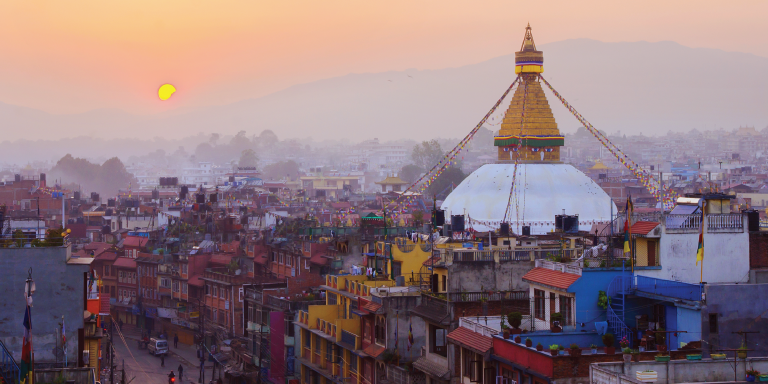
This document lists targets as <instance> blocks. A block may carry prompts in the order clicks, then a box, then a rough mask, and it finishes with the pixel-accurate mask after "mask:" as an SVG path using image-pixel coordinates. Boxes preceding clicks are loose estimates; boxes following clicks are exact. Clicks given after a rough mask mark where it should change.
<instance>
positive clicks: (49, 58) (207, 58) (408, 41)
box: [0, 1, 768, 115]
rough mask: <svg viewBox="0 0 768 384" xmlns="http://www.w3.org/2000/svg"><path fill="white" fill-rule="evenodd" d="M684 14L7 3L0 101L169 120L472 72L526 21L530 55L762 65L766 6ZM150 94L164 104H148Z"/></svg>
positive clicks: (304, 4)
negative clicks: (607, 50)
mask: <svg viewBox="0 0 768 384" xmlns="http://www.w3.org/2000/svg"><path fill="white" fill-rule="evenodd" d="M638 4H639V3H638ZM662 4H664V5H663V8H662ZM692 5H694V4H693V3H691V2H684V3H672V4H666V3H662V2H652V3H642V5H632V4H623V5H619V4H614V3H609V2H598V1H593V2H589V3H587V4H578V5H577V4H571V3H567V2H558V1H555V2H548V3H546V4H537V5H535V6H533V5H514V4H505V3H504V2H498V1H485V2H482V3H481V4H474V5H465V4H461V5H453V4H451V5H449V6H438V3H437V2H429V1H424V2H419V3H413V4H412V3H410V2H404V1H397V2H389V3H387V4H386V5H385V4H379V3H358V2H353V1H336V2H330V3H322V4H320V3H314V2H308V1H296V2H292V3H290V4H285V3H280V4H277V3H269V4H268V3H263V2H249V1H229V2H226V3H224V4H216V5H213V4H208V3H205V4H204V3H201V2H192V3H189V2H181V1H165V2H161V3H159V4H155V3H153V2H149V1H133V2H115V3H102V2H98V1H84V2H80V3H78V4H77V5H75V6H72V5H70V4H67V3H62V2H46V3H44V4H28V3H25V2H21V1H10V2H4V3H3V4H0V34H2V35H4V36H16V38H13V39H0V50H2V51H3V52H5V56H6V60H2V61H0V102H3V103H6V104H10V105H15V106H22V107H28V108H34V109H39V110H42V111H45V112H48V113H52V114H75V113H82V112H86V111H93V110H98V109H120V110H123V111H125V112H128V113H130V114H137V115H147V114H157V113H162V112H166V113H170V114H173V113H182V112H186V111H190V110H195V109H197V108H200V107H208V106H220V105H226V104H231V103H235V102H238V101H242V100H248V99H254V98H258V97H261V96H265V95H268V94H271V93H274V92H276V91H279V90H282V89H285V88H288V87H290V86H292V85H296V84H303V83H307V82H312V81H317V80H321V79H326V78H332V77H338V76H344V75H347V74H351V73H376V72H387V71H402V70H406V69H410V68H416V69H419V70H430V69H441V68H455V67H461V66H464V65H471V64H475V63H479V62H483V61H485V60H489V59H492V58H495V57H499V56H503V55H507V54H510V53H512V52H513V51H515V50H517V49H518V48H519V41H520V38H521V37H522V33H523V31H524V28H525V25H526V24H527V23H528V22H530V23H531V26H532V27H533V30H534V35H535V38H536V43H537V45H544V44H548V43H552V42H557V41H562V40H568V39H574V38H589V39H594V40H598V41H605V42H620V41H649V42H654V41H667V40H669V41H675V42H677V43H679V44H682V45H684V46H688V47H703V48H714V49H722V50H726V51H740V52H746V53H750V54H753V55H756V56H760V57H768V42H765V41H761V39H760V36H765V35H766V34H768V26H765V25H763V24H761V23H759V22H758V21H759V15H760V14H766V12H765V11H768V3H765V2H759V1H753V2H744V3H740V7H738V8H735V7H731V6H727V5H724V4H721V3H716V2H705V3H703V4H702V3H695V6H696V8H695V9H692V7H691V6H692ZM659 9H663V10H664V12H659V11H658V10H659ZM489 11H492V12H489ZM3 15H5V16H3ZM607 15H611V17H607ZM350 31H354V32H355V33H354V34H351V33H349V32H350ZM164 83H171V84H174V86H176V87H177V89H178V92H177V93H176V94H175V95H174V97H173V98H171V99H170V100H168V101H166V102H160V101H159V100H158V99H157V94H156V91H157V88H158V87H159V86H160V85H161V84H164Z"/></svg>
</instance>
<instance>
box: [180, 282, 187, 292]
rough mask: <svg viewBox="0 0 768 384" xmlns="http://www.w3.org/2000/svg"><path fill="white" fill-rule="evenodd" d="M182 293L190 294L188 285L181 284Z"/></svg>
mask: <svg viewBox="0 0 768 384" xmlns="http://www.w3.org/2000/svg"><path fill="white" fill-rule="evenodd" d="M181 293H184V294H186V293H189V286H188V285H187V283H181Z"/></svg>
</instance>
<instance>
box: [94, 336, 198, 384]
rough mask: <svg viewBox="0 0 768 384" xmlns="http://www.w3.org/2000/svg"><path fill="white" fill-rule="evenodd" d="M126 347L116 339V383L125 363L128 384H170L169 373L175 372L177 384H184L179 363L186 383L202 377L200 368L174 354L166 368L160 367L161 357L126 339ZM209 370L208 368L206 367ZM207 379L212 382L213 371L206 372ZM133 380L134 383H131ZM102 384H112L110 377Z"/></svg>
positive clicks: (167, 358)
mask: <svg viewBox="0 0 768 384" xmlns="http://www.w3.org/2000/svg"><path fill="white" fill-rule="evenodd" d="M126 342H127V344H128V345H127V348H126V345H125V344H123V341H122V340H120V339H119V338H115V365H117V370H116V371H115V383H119V382H120V375H121V372H120V370H121V369H122V367H123V362H125V381H126V384H128V383H129V382H130V383H131V384H168V373H170V372H171V371H173V373H174V374H175V375H176V384H182V383H181V382H180V381H179V372H178V368H179V363H180V362H181V364H182V365H183V366H184V377H183V379H184V383H183V384H191V383H195V384H196V383H197V379H198V378H199V376H200V369H199V367H193V366H191V365H188V364H187V363H186V362H183V361H181V360H180V359H179V358H178V357H176V356H174V355H173V354H169V355H167V356H166V357H165V367H161V366H160V357H158V356H152V355H150V354H149V353H148V352H147V350H146V349H141V350H140V349H138V345H137V342H136V341H134V340H130V339H126ZM206 368H208V367H206ZM206 371H207V372H206V376H208V377H206V379H208V380H210V375H211V371H210V369H207V370H206ZM131 379H133V381H131ZM102 384H111V383H110V382H109V377H107V379H106V380H104V381H102Z"/></svg>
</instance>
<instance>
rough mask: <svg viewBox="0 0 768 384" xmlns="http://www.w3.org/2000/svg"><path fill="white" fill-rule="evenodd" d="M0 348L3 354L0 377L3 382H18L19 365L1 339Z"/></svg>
mask: <svg viewBox="0 0 768 384" xmlns="http://www.w3.org/2000/svg"><path fill="white" fill-rule="evenodd" d="M0 349H2V350H1V351H0V353H2V355H3V360H2V365H0V378H2V381H3V383H4V384H19V375H20V374H21V372H20V370H19V365H18V364H16V361H15V360H13V356H11V353H10V352H8V349H7V348H5V344H3V342H2V341H0Z"/></svg>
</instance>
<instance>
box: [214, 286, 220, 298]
mask: <svg viewBox="0 0 768 384" xmlns="http://www.w3.org/2000/svg"><path fill="white" fill-rule="evenodd" d="M213 297H219V287H218V286H216V285H214V286H213Z"/></svg>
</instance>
